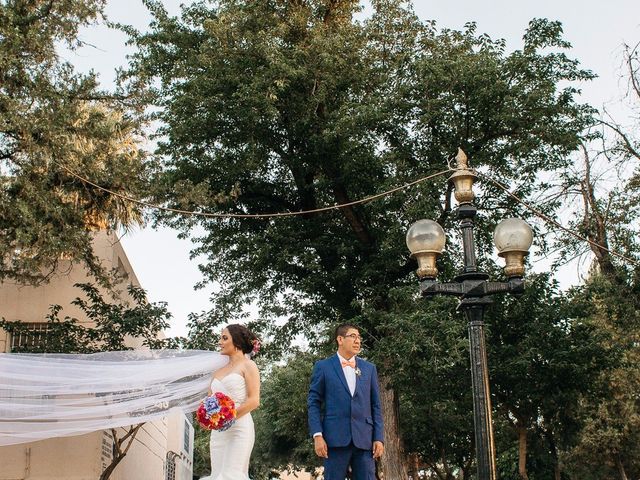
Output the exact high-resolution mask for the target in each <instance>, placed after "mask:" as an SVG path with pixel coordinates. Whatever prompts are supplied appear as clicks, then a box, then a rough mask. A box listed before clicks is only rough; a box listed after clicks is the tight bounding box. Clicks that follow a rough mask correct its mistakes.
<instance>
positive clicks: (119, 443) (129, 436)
mask: <svg viewBox="0 0 640 480" xmlns="http://www.w3.org/2000/svg"><path fill="white" fill-rule="evenodd" d="M143 425H144V423H139V424H138V425H132V426H130V427H129V430H127V433H125V435H124V436H123V437H122V438H118V432H117V431H116V429H115V428H112V429H111V436H112V438H113V448H112V451H113V458H112V460H111V463H110V464H109V465H107V468H105V469H104V472H102V475H100V480H108V479H109V477H111V474H112V473H113V471H114V470H115V469H116V467H117V466H118V464H119V463H120V462H121V461H122V459H123V458H124V457H126V456H127V453H128V452H129V449H130V448H131V445H132V444H133V440H134V439H135V438H136V435H137V434H138V432H139V431H140V428H141V427H142V426H143ZM127 440H128V442H127ZM125 443H126V445H125Z"/></svg>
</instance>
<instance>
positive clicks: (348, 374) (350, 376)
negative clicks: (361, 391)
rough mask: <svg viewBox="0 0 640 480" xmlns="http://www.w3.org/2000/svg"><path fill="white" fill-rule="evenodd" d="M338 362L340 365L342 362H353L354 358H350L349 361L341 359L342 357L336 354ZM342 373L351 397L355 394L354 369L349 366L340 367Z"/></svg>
mask: <svg viewBox="0 0 640 480" xmlns="http://www.w3.org/2000/svg"><path fill="white" fill-rule="evenodd" d="M337 355H338V360H340V364H342V362H349V361H351V360H353V361H354V362H355V361H356V357H351V358H350V359H349V360H347V359H346V358H342V356H341V355H340V354H339V353H338V354H337ZM342 371H343V372H344V377H345V378H346V379H347V385H348V386H349V391H350V392H351V396H352V397H353V394H354V393H356V369H355V368H351V367H349V366H346V367H342Z"/></svg>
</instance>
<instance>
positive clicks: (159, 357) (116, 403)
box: [0, 350, 229, 446]
mask: <svg viewBox="0 0 640 480" xmlns="http://www.w3.org/2000/svg"><path fill="white" fill-rule="evenodd" d="M228 361H229V357H227V356H225V355H221V354H219V353H216V352H210V351H200V350H187V351H178V350H131V351H121V352H104V353H96V354H91V355H70V354H0V446H3V445H12V444H17V443H24V442H32V441H35V440H43V439H46V438H52V437H63V436H69V435H79V434H83V433H88V432H92V431H96V430H103V429H106V428H114V427H122V426H126V425H133V424H138V423H142V422H147V421H149V420H155V419H158V418H161V417H163V416H166V415H167V413H168V412H169V410H171V409H173V408H180V409H182V410H183V411H185V412H191V411H193V410H195V409H196V408H197V407H198V404H199V402H200V400H202V398H203V397H204V396H205V395H206V392H207V389H208V387H209V381H210V378H211V374H212V372H214V371H215V370H217V369H219V368H221V367H223V366H224V365H225V364H227V363H228Z"/></svg>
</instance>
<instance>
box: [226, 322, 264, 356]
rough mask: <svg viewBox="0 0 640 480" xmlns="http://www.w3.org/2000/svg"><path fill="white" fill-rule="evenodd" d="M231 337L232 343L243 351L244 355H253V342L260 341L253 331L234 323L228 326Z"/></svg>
mask: <svg viewBox="0 0 640 480" xmlns="http://www.w3.org/2000/svg"><path fill="white" fill-rule="evenodd" d="M227 330H229V335H231V341H233V345H234V346H235V347H236V348H238V349H240V350H242V353H251V351H252V350H253V342H254V341H256V340H258V337H256V336H255V335H254V334H253V332H252V331H251V330H249V329H248V328H247V327H245V326H244V325H240V324H239V323H232V324H231V325H227Z"/></svg>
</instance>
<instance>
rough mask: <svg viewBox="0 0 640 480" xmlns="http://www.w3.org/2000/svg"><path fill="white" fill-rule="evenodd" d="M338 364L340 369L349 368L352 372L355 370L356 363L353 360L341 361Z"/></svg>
mask: <svg viewBox="0 0 640 480" xmlns="http://www.w3.org/2000/svg"><path fill="white" fill-rule="evenodd" d="M340 364H341V365H342V368H344V367H351V368H353V369H354V370H355V368H356V361H355V360H342V361H340Z"/></svg>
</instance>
